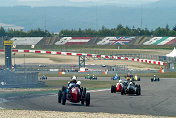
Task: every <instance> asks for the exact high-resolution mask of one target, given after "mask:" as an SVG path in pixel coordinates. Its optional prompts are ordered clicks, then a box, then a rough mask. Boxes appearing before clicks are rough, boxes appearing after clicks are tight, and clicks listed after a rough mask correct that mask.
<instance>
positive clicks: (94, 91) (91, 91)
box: [87, 89, 110, 93]
mask: <svg viewBox="0 0 176 118" xmlns="http://www.w3.org/2000/svg"><path fill="white" fill-rule="evenodd" d="M109 90H110V89H100V90H88V91H87V92H90V93H96V92H102V91H109Z"/></svg>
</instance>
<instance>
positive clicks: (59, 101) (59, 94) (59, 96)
mask: <svg viewBox="0 0 176 118" xmlns="http://www.w3.org/2000/svg"><path fill="white" fill-rule="evenodd" d="M61 98H62V92H61V90H59V92H58V103H61Z"/></svg>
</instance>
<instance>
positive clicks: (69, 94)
mask: <svg viewBox="0 0 176 118" xmlns="http://www.w3.org/2000/svg"><path fill="white" fill-rule="evenodd" d="M66 100H68V101H70V102H72V103H79V102H81V104H82V105H84V103H85V104H86V106H89V105H90V93H87V92H86V88H83V87H80V86H79V85H76V84H75V85H72V86H71V88H68V89H67V88H66V87H65V86H63V87H62V90H59V92H58V103H62V105H65V103H66Z"/></svg>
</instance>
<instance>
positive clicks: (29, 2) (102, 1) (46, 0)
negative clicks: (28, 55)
mask: <svg viewBox="0 0 176 118" xmlns="http://www.w3.org/2000/svg"><path fill="white" fill-rule="evenodd" d="M158 1H161V0H0V6H16V5H24V6H32V7H35V6H83V7H86V6H94V5H120V6H136V5H140V4H149V3H154V2H158Z"/></svg>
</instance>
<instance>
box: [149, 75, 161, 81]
mask: <svg viewBox="0 0 176 118" xmlns="http://www.w3.org/2000/svg"><path fill="white" fill-rule="evenodd" d="M153 81H158V82H159V81H160V79H159V78H157V77H156V76H155V77H152V78H151V82H153Z"/></svg>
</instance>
